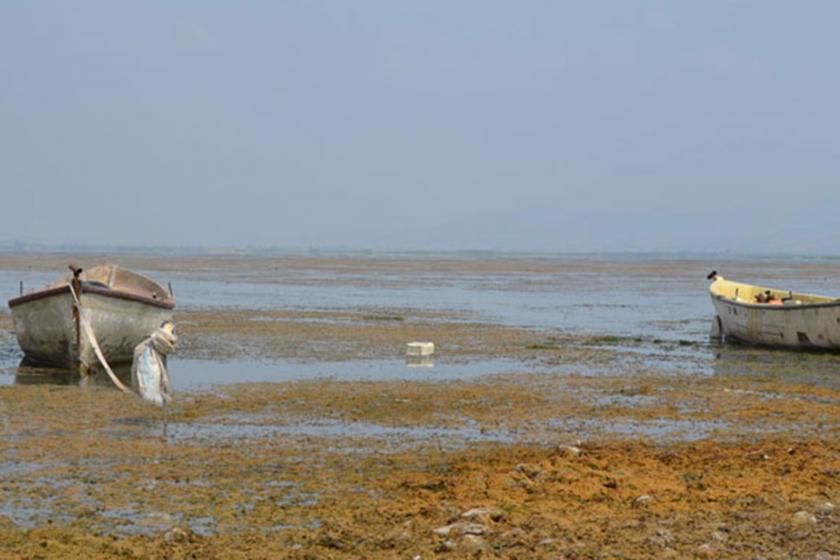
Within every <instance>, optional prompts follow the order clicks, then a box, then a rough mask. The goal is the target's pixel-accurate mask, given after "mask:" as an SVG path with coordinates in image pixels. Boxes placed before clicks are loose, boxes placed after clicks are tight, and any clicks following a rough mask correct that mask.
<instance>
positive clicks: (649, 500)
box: [633, 494, 654, 506]
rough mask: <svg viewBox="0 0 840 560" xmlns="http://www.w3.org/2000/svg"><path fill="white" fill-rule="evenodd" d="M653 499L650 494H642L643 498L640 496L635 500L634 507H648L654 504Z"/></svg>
mask: <svg viewBox="0 0 840 560" xmlns="http://www.w3.org/2000/svg"><path fill="white" fill-rule="evenodd" d="M653 499H654V498H653V496H651V495H650V494H642V495H641V496H639V497H638V498H636V499H635V500H633V505H634V506H646V505H648V504H650V503H652V502H653Z"/></svg>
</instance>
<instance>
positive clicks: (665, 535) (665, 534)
mask: <svg viewBox="0 0 840 560" xmlns="http://www.w3.org/2000/svg"><path fill="white" fill-rule="evenodd" d="M647 541H648V542H649V543H650V544H652V545H654V546H658V547H660V548H668V547H669V546H671V545H672V544H674V535H673V534H672V533H671V531H669V530H668V529H657V530H656V532H655V533H654V534H653V535H651V536H649V537H648V538H647Z"/></svg>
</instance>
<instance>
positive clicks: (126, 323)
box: [11, 286, 172, 367]
mask: <svg viewBox="0 0 840 560" xmlns="http://www.w3.org/2000/svg"><path fill="white" fill-rule="evenodd" d="M53 291H55V292H56V293H51V294H49V295H47V296H46V297H39V298H37V299H33V300H31V301H25V302H21V303H19V304H16V305H14V306H13V307H12V308H11V311H12V318H13V320H14V325H15V332H16V334H17V339H18V343H19V344H20V347H21V349H22V350H23V352H24V354H26V356H27V357H28V358H29V359H31V360H33V361H35V362H39V363H43V364H50V365H55V366H59V367H75V366H76V365H78V364H81V365H83V366H90V365H92V364H94V363H96V361H97V359H96V356H95V354H94V351H93V347H92V346H91V344H90V341H89V340H88V339H87V337H86V336H84V333H82V335H81V336H78V334H77V324H76V320H75V318H74V313H73V295H72V293H71V292H70V288H69V286H68V287H67V289H66V290H53ZM80 301H81V305H82V308H83V309H84V310H85V314H86V317H87V318H88V320H89V321H90V324H91V326H92V327H93V332H94V333H95V335H96V339H97V342H98V343H99V346H100V348H101V349H102V352H103V354H104V355H105V358H106V359H107V360H108V361H109V362H110V363H123V362H130V361H131V359H132V357H133V352H134V347H135V346H136V345H137V344H139V343H140V342H142V341H143V340H144V339H145V338H146V337H148V336H149V334H150V333H151V332H152V331H154V330H155V329H156V328H158V327H159V326H160V324H161V323H162V322H164V321H167V320H172V310H171V309H167V308H164V307H160V306H156V305H151V304H148V303H144V302H142V301H136V300H131V299H126V298H121V297H114V296H111V295H108V294H102V293H86V292H85V293H82V294H81V295H80Z"/></svg>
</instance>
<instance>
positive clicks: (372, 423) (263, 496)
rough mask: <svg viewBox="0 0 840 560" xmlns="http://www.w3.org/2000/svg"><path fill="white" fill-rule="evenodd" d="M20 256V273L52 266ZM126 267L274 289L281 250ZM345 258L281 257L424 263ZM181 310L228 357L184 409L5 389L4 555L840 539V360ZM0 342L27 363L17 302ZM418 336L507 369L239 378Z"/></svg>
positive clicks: (602, 337)
mask: <svg viewBox="0 0 840 560" xmlns="http://www.w3.org/2000/svg"><path fill="white" fill-rule="evenodd" d="M14 258H15V259H23V260H21V261H20V262H17V261H15V262H13V263H10V262H8V259H12V257H9V256H6V257H2V258H0V267H2V266H7V267H14V268H20V267H23V266H45V267H46V266H48V265H49V264H50V262H49V258H48V259H46V260H45V261H43V262H44V263H45V264H38V263H33V262H32V260H31V258H30V260H29V261H27V260H26V259H25V258H23V257H14ZM50 258H54V259H55V260H57V261H58V260H61V259H66V257H65V256H64V255H60V256H55V257H50ZM129 258H130V259H135V260H136V262H133V264H134V265H135V266H138V267H140V268H153V267H155V266H156V267H157V269H166V268H170V267H171V269H172V270H173V271H175V270H182V269H183V267H185V266H187V267H188V266H193V267H194V269H193V271H194V272H196V273H201V274H203V273H205V272H206V273H207V274H210V273H211V272H212V270H213V267H215V266H220V265H224V266H227V267H228V270H229V271H232V272H231V273H232V274H241V275H242V277H243V278H244V277H246V276H249V277H251V278H254V277H257V278H263V279H265V280H266V281H269V280H270V279H271V278H272V276H271V271H272V269H271V268H270V267H275V266H277V261H276V260H272V259H267V260H265V261H260V260H257V261H255V260H253V259H251V260H248V259H246V258H242V257H237V256H231V257H225V258H215V257H214V258H213V259H210V258H209V257H208V258H203V257H196V258H195V262H193V263H192V264H191V263H190V262H189V259H187V260H184V259H183V258H181V260H176V259H174V258H173V259H172V260H167V259H161V260H160V261H158V260H155V259H152V258H150V257H143V256H132V257H129ZM3 259H7V260H6V261H4V260H3ZM144 259H145V260H144ZM350 261H352V259H350V260H348V259H338V260H334V259H326V258H325V259H312V258H303V257H301V258H300V259H286V260H284V261H283V263H284V265H288V267H294V266H298V265H299V266H301V267H302V269H304V270H306V271H311V269H312V267H316V268H320V267H323V269H324V270H331V271H332V273H333V276H335V277H336V278H339V277H342V275H347V276H348V277H351V279H350V280H346V279H345V280H342V281H350V282H355V281H356V280H353V279H352V277H354V275H356V274H357V273H358V274H361V273H362V272H363V271H364V270H367V267H374V268H375V269H376V270H380V271H389V272H390V273H394V274H396V273H400V274H403V273H406V271H409V272H410V271H411V267H414V266H419V265H417V264H416V263H412V261H394V262H379V261H376V259H373V260H372V261H376V262H369V261H367V260H359V261H358V262H350ZM26 263H29V264H26ZM313 263H314V264H313ZM176 264H177V267H176ZM829 265H830V263H829ZM829 265H819V266H829ZM423 266H426V265H423ZM435 266H439V267H448V268H447V271H448V272H447V273H450V272H452V270H453V269H454V270H455V272H453V273H457V274H469V275H479V276H480V275H481V274H483V273H485V272H487V271H489V272H487V273H490V272H492V273H493V274H507V273H512V272H516V273H517V274H519V273H522V272H523V269H525V270H524V272H525V273H527V274H542V273H544V272H546V270H547V269H548V268H550V267H555V266H557V265H556V263H543V262H528V263H525V264H523V263H516V262H510V261H504V262H489V263H484V262H480V263H478V264H476V263H475V262H471V261H457V262H455V263H451V262H450V263H443V264H438V265H435ZM570 266H578V265H570ZM579 266H582V267H583V266H584V264H581V265H579ZM585 266H588V267H590V268H591V267H592V266H602V265H600V264H596V265H592V264H591V263H590V264H586V265H585ZM603 266H607V265H603ZM610 266H614V265H610ZM628 266H629V267H630V269H631V270H630V273H634V274H635V273H640V274H641V273H644V274H648V273H649V272H650V268H651V267H656V266H660V267H665V268H667V266H672V265H667V264H659V265H654V264H647V265H644V266H642V265H636V264H632V263H631V264H630V265H628ZM698 266H699V265H698ZM814 266H817V265H814ZM832 266H833V265H832ZM267 267H268V268H267ZM636 267H638V268H639V270H636ZM485 269H486V270H485ZM642 269H643V270H642ZM640 270H641V272H640ZM531 280H532V281H534V282H540V281H541V280H539V278H532V279H531ZM531 280H528V279H527V278H526V280H525V281H531ZM272 281H273V280H272ZM383 281H387V278H386V279H385V280H383ZM517 281H522V279H521V278H520V279H519V280H517ZM178 325H179V331H180V335H181V345H180V347H179V354H178V355H179V357H181V358H183V359H187V360H196V361H201V360H204V361H207V362H208V363H214V364H217V367H221V368H227V369H228V370H229V373H227V374H226V377H225V381H224V384H218V385H213V386H210V387H204V388H202V389H201V390H191V391H181V392H179V393H178V394H177V395H176V399H175V401H174V403H173V406H172V407H171V408H170V409H168V410H167V411H165V412H164V411H162V410H160V409H157V408H155V407H153V406H150V405H147V404H145V403H142V402H140V401H139V400H138V399H136V398H132V397H130V396H127V395H124V394H121V393H119V392H117V391H115V390H113V389H112V388H110V387H109V386H107V384H100V383H97V382H93V381H88V382H81V383H78V382H77V383H71V384H67V385H60V384H56V383H55V382H52V383H40V382H39V383H34V382H33V384H27V381H26V377H25V375H24V376H23V377H22V378H21V379H20V381H19V382H18V383H17V384H15V385H11V386H6V387H0V436H2V437H0V558H71V559H72V558H93V559H99V558H161V559H163V558H173V559H176V558H178V559H180V558H185V559H186V558H220V559H221V558H297V559H313V558H348V559H349V558H400V559H405V558H418V557H419V558H475V557H482V558H546V559H548V558H552V559H553V558H581V559H582V558H694V557H700V558H780V559H781V558H820V559H829V558H832V557H835V556H838V555H840V513H838V512H837V510H836V507H835V506H836V505H837V504H838V502H840V385H838V382H837V381H838V376H837V372H838V371H840V367H838V365H840V359H838V357H837V356H834V355H825V354H813V355H812V354H807V353H785V352H768V351H764V350H760V349H753V348H738V347H728V346H716V345H713V344H709V343H708V342H705V341H700V340H699V339H698V338H683V337H682V336H681V335H680V336H676V337H673V338H661V337H659V336H652V335H648V334H644V333H642V334H639V335H628V336H625V335H621V334H616V333H614V332H610V331H607V330H605V331H604V332H601V333H598V332H595V333H583V334H582V333H578V332H569V331H563V330H559V329H550V328H534V327H527V326H516V325H509V324H500V323H494V322H492V321H488V320H486V318H483V317H477V316H475V315H472V314H469V313H463V312H461V311H459V310H456V309H426V308H419V307H410V306H401V307H386V306H367V305H360V306H358V307H350V308H348V307H343V308H340V309H338V308H334V309H330V308H318V309H314V308H313V309H231V308H213V307H212V306H207V307H203V308H188V309H182V310H179V312H178ZM0 337H5V338H2V340H0V343H2V344H0V346H2V347H3V348H6V349H7V350H6V351H8V353H10V356H11V358H10V359H12V358H13V359H19V356H17V355H15V354H14V352H15V350H14V345H13V340H14V339H13V333H12V324H11V320H10V318H9V316H8V314H3V313H0ZM415 339H421V340H434V341H435V342H436V343H437V344H438V355H436V358H435V359H436V360H440V361H441V362H446V363H453V364H459V363H463V364H470V363H477V362H480V361H481V360H485V361H487V363H490V360H494V359H499V358H504V359H505V360H506V362H505V366H504V373H498V372H497V371H496V370H495V369H492V368H488V371H487V372H486V374H485V375H473V376H470V377H463V378H462V377H458V376H450V377H447V378H445V379H439V380H436V379H434V378H430V377H429V376H428V375H425V376H423V377H420V376H419V374H418V378H417V379H412V378H411V377H410V376H408V377H405V376H404V377H400V378H397V377H391V378H389V377H387V376H385V377H383V378H381V379H358V378H354V377H353V376H352V375H349V376H348V377H347V378H343V377H342V376H341V375H337V376H335V375H334V376H330V377H324V378H318V377H314V378H295V379H290V380H287V381H282V382H261V383H242V382H237V381H238V378H239V376H243V377H244V374H243V371H242V369H243V368H244V367H245V366H243V365H242V364H243V363H247V362H248V361H249V360H252V361H260V362H264V363H266V364H275V363H280V362H282V361H283V360H301V361H307V362H312V363H314V364H316V367H317V364H326V363H330V364H333V366H331V368H332V369H331V370H330V371H338V372H340V371H341V367H342V364H345V365H346V367H347V368H348V371H349V370H351V369H352V366H353V364H354V363H355V362H357V361H358V362H363V361H365V360H368V361H371V360H373V361H375V360H394V359H399V358H401V357H402V352H403V349H404V344H405V342H406V341H409V340H415ZM2 341H5V342H2ZM173 364H177V361H175V362H173ZM534 364H538V365H539V367H540V370H539V371H535V369H534ZM417 371H421V370H417ZM422 371H425V370H422ZM431 371H434V370H431ZM172 374H173V377H175V378H176V385H177V375H178V371H177V369H176V368H175V367H174V366H173V371H172ZM31 375H34V376H35V377H36V378H37V379H39V380H41V381H43V380H44V377H38V376H37V374H35V373H31ZM15 380H16V381H17V378H15ZM30 380H31V378H30Z"/></svg>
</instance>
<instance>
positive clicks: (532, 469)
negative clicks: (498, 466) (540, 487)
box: [514, 463, 543, 480]
mask: <svg viewBox="0 0 840 560" xmlns="http://www.w3.org/2000/svg"><path fill="white" fill-rule="evenodd" d="M514 468H515V469H516V472H519V473H522V474H524V475H525V476H527V477H528V478H530V479H531V480H534V479H535V478H537V477H538V476H540V475H541V474H542V473H543V471H542V469H541V468H539V467H537V466H535V465H529V464H528V463H519V464H518V465H516V467H514Z"/></svg>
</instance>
